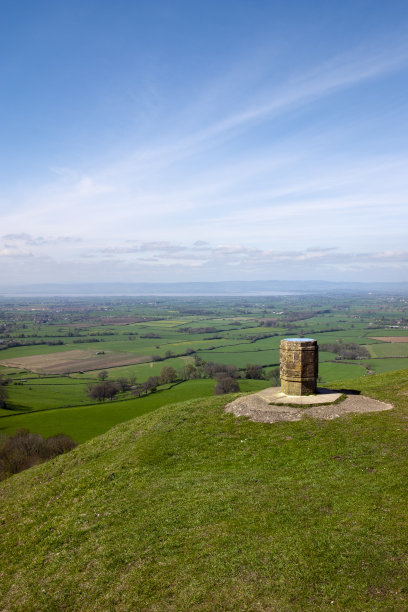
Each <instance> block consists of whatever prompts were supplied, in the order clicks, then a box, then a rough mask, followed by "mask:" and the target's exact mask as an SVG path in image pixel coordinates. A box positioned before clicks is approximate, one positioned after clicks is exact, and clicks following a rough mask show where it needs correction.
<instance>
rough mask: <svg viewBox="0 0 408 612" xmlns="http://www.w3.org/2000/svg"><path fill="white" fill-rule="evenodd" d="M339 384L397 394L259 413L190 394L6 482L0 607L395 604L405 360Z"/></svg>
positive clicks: (400, 591) (402, 553) (404, 554)
mask: <svg viewBox="0 0 408 612" xmlns="http://www.w3.org/2000/svg"><path fill="white" fill-rule="evenodd" d="M340 386H341V385H340ZM347 387H348V388H349V389H350V388H352V389H356V390H361V391H362V392H363V393H365V394H367V395H371V396H373V397H376V398H378V399H381V400H387V401H390V402H392V403H393V404H394V406H395V408H394V410H391V411H389V412H382V413H375V414H366V415H351V416H348V417H344V418H342V419H337V420H334V421H318V420H309V419H304V420H302V421H299V422H295V423H276V424H273V425H268V424H261V423H252V422H250V421H247V420H245V419H236V418H235V417H233V416H232V415H230V414H226V413H225V412H224V410H223V407H224V405H225V403H226V402H227V401H230V400H231V398H232V397H235V396H223V397H216V398H204V399H199V400H190V401H186V402H183V403H178V404H173V405H170V406H165V407H162V408H159V409H157V410H156V411H154V412H152V413H150V414H145V415H142V416H140V417H138V418H136V419H133V420H132V421H128V422H126V423H122V424H120V425H118V426H116V427H114V428H113V429H111V430H110V431H108V432H107V433H106V434H104V435H102V436H99V437H97V438H94V439H92V440H89V441H88V442H86V443H84V444H82V445H80V446H78V447H77V448H76V449H75V450H73V451H72V452H70V453H68V454H67V455H63V456H60V457H58V458H56V459H53V460H52V461H50V462H48V463H45V464H42V465H39V466H36V467H34V468H31V469H30V470H27V471H26V472H23V473H21V474H18V475H16V476H13V477H11V478H9V479H8V480H6V481H4V482H3V483H1V485H0V498H1V501H0V533H1V542H2V546H1V552H0V558H1V570H0V575H1V579H0V585H1V586H0V591H1V599H0V603H1V606H0V607H1V609H2V610H5V611H11V610H13V611H14V610H19V611H26V610H27V611H36V610H41V611H44V610H50V611H51V610H53V611H54V610H75V611H76V610H78V611H87V610H98V611H101V610H102V611H104V610H115V611H116V610H118V611H125V610H126V611H127V610H129V611H130V610H149V611H150V610H152V611H153V610H155V611H158V610H160V611H161V610H165V611H191V610H200V611H204V610H205V611H214V610H251V611H252V610H268V611H272V610H279V611H280V612H282V611H297V610H299V611H300V610H370V611H372V610H401V611H402V610H406V609H407V608H408V589H407V586H406V585H407V584H408V529H407V525H408V487H407V474H408V453H407V449H408V421H407V419H408V370H401V371H399V372H390V373H387V374H379V375H375V376H370V377H365V378H361V379H356V380H354V381H352V382H350V381H348V382H347Z"/></svg>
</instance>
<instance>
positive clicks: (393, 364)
mask: <svg viewBox="0 0 408 612" xmlns="http://www.w3.org/2000/svg"><path fill="white" fill-rule="evenodd" d="M369 363H370V368H371V369H372V370H374V372H378V373H380V372H391V371H393V370H401V369H403V368H408V358H404V357H399V358H398V357H394V358H393V357H389V358H386V359H370V361H369Z"/></svg>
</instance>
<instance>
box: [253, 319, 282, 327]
mask: <svg viewBox="0 0 408 612" xmlns="http://www.w3.org/2000/svg"><path fill="white" fill-rule="evenodd" d="M259 325H260V326H261V327H280V326H281V325H282V323H281V321H280V320H279V319H262V320H261V321H259Z"/></svg>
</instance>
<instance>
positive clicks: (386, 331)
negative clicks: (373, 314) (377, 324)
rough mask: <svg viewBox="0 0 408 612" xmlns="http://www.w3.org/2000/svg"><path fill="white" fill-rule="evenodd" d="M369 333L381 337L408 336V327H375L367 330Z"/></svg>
mask: <svg viewBox="0 0 408 612" xmlns="http://www.w3.org/2000/svg"><path fill="white" fill-rule="evenodd" d="M367 335H370V336H375V337H377V336H378V337H379V338H381V336H385V337H387V336H393V337H395V336H403V337H408V329H393V328H389V327H381V328H379V329H377V328H374V329H370V330H369V331H368V332H367Z"/></svg>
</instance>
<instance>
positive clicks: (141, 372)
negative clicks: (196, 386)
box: [72, 357, 193, 382]
mask: <svg viewBox="0 0 408 612" xmlns="http://www.w3.org/2000/svg"><path fill="white" fill-rule="evenodd" d="M192 361H193V358H192V357H171V358H169V359H164V360H163V361H149V362H146V363H138V364H134V365H128V366H120V367H118V368H109V369H107V370H106V371H107V372H108V380H115V379H117V378H119V377H120V376H125V377H129V376H136V381H137V382H143V381H145V380H147V379H148V378H149V376H158V375H159V374H160V372H161V370H162V368H164V367H166V366H171V367H172V368H174V369H175V370H179V369H180V368H182V367H183V366H185V365H186V363H191V362H192ZM98 372H100V370H92V371H89V372H85V373H84V374H73V375H72V376H75V378H79V379H80V378H81V377H82V378H86V377H89V376H93V377H96V376H97V374H98Z"/></svg>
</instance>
